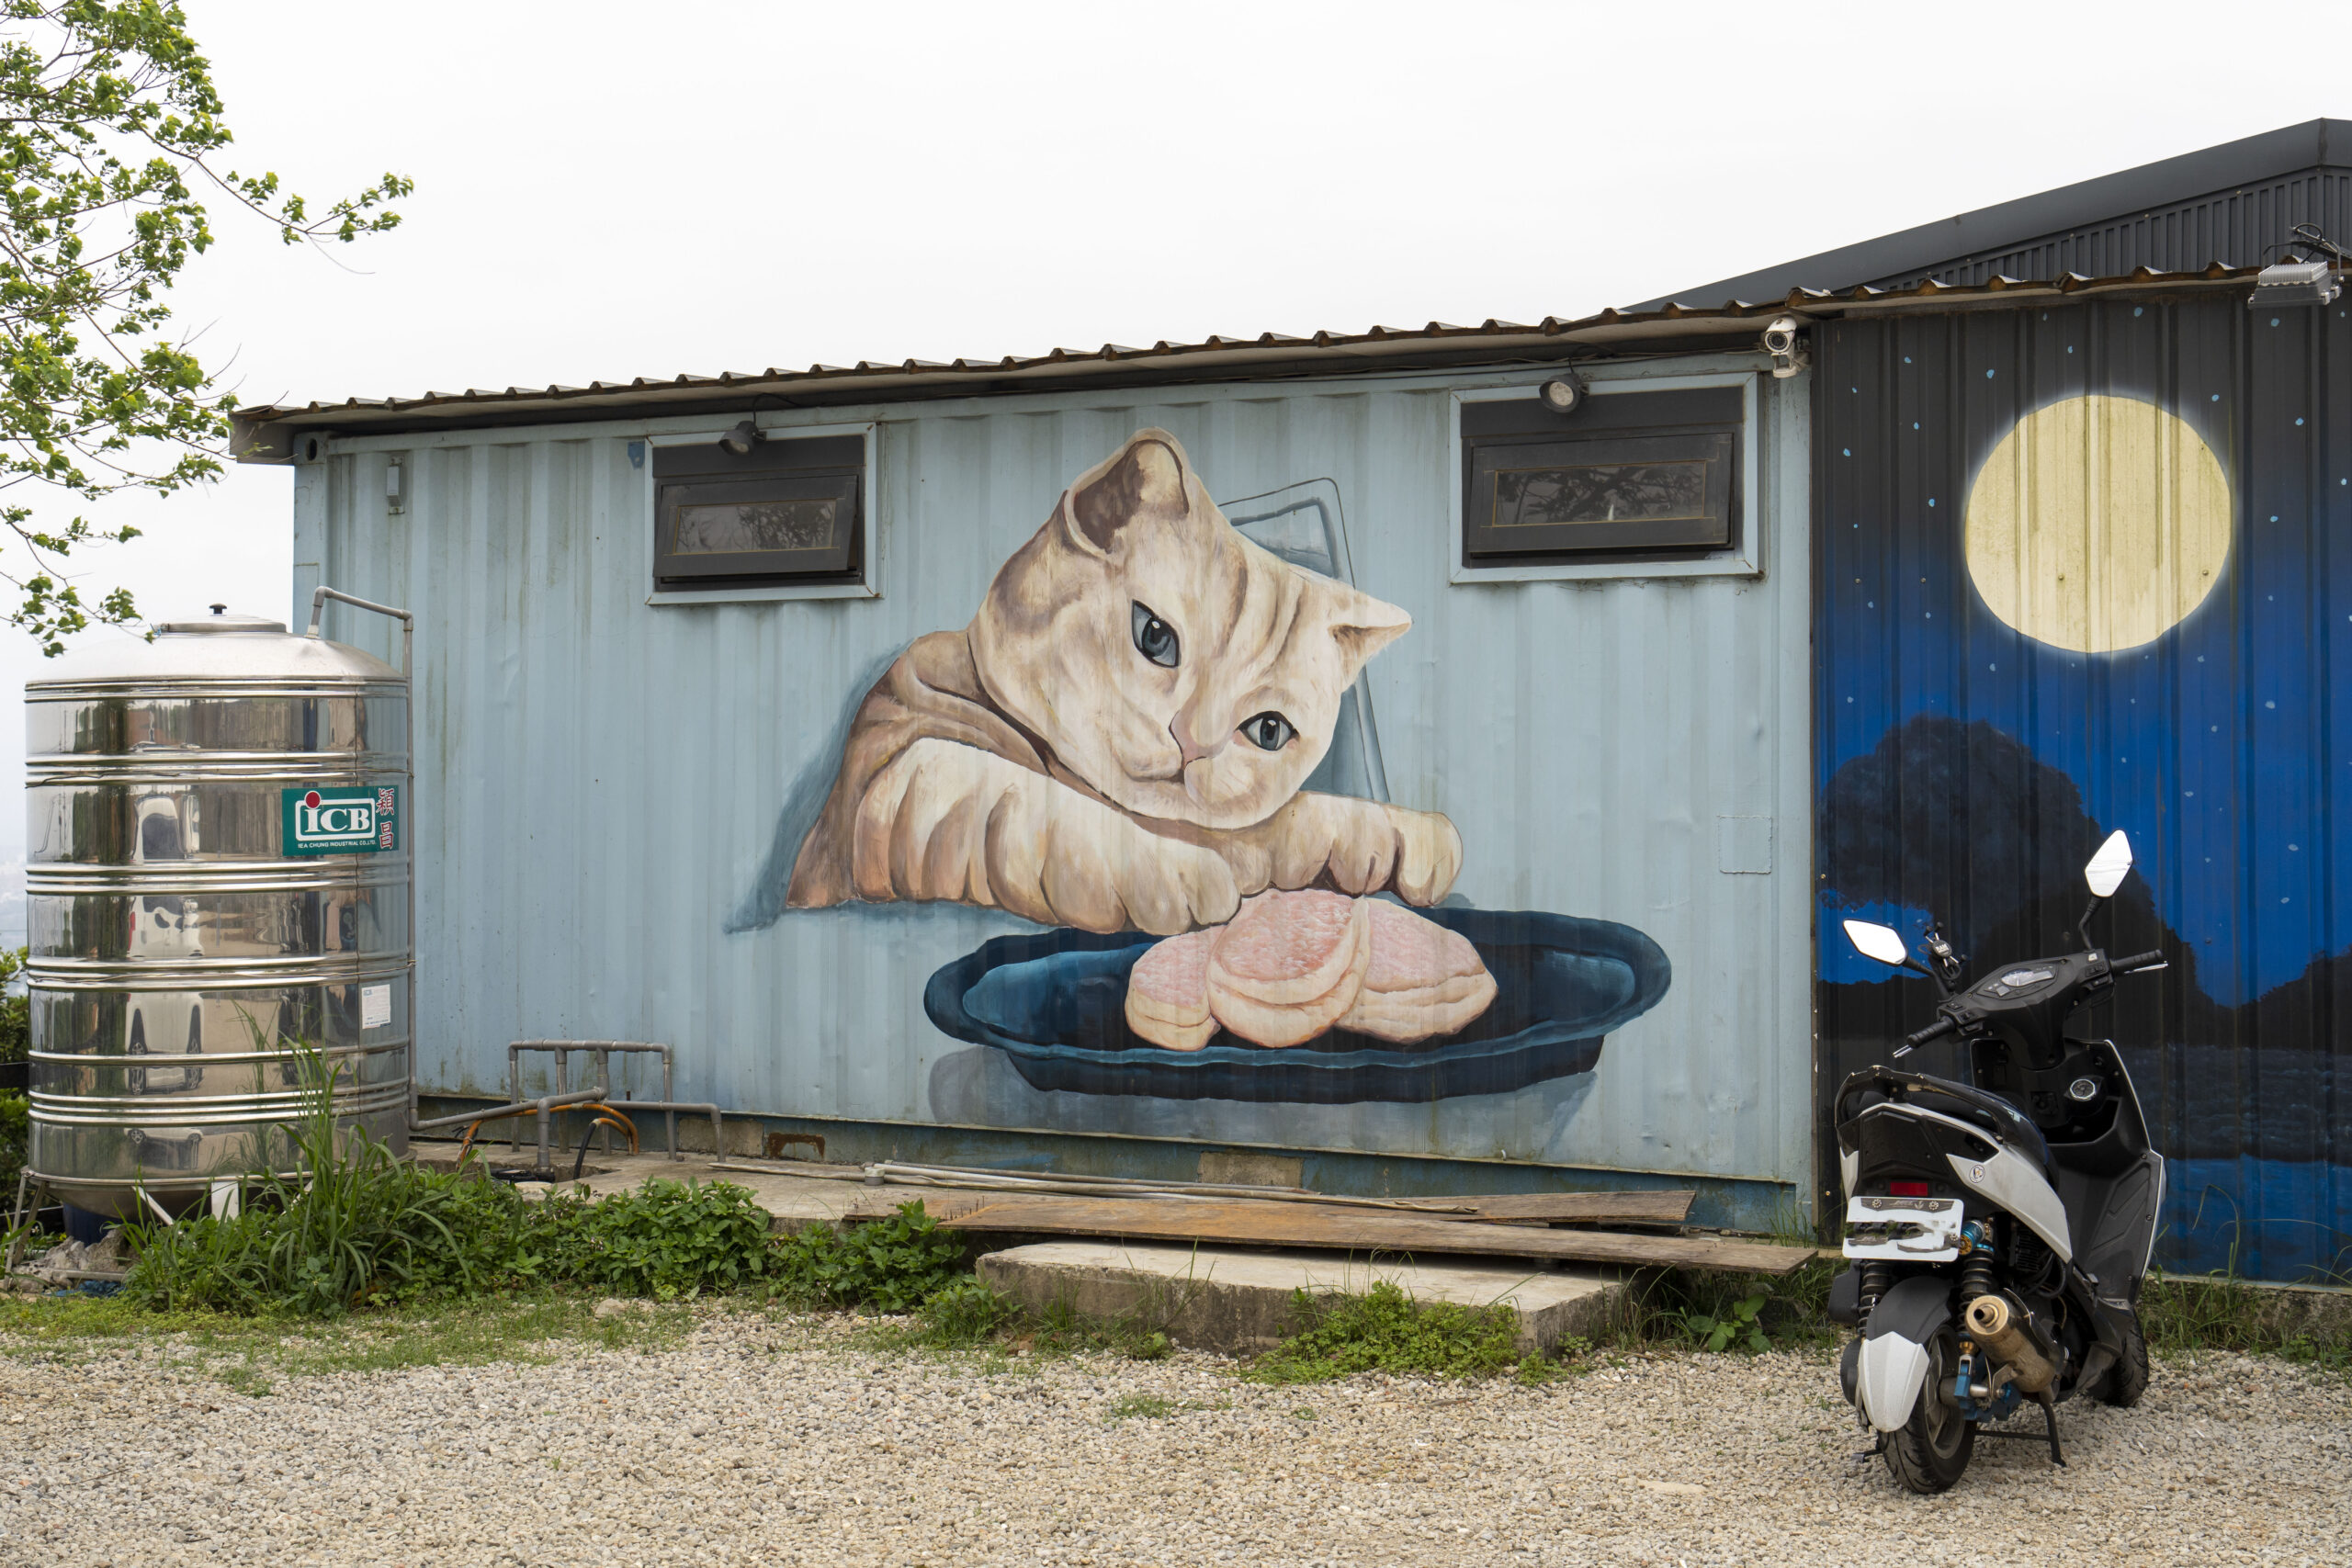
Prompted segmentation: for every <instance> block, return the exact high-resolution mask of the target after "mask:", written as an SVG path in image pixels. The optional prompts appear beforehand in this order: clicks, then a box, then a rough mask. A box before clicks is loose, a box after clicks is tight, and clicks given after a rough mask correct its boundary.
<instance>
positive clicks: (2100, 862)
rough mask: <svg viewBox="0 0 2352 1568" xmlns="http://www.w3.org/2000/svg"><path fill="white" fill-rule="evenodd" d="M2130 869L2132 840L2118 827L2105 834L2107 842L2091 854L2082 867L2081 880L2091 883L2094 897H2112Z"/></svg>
mask: <svg viewBox="0 0 2352 1568" xmlns="http://www.w3.org/2000/svg"><path fill="white" fill-rule="evenodd" d="M2130 872H2131V840H2130V839H2128V838H2126V837H2124V835H2123V829H2120V828H2118V829H2116V830H2115V831H2114V832H2112V833H2109V835H2108V836H2107V842H2105V843H2103V844H2101V845H2100V846H2099V847H2098V853H2097V854H2095V855H2093V856H2091V858H2090V863H2089V864H2088V865H2086V866H2084V867H2083V880H2084V881H2085V882H2087V883H2089V884H2090V885H2091V897H2094V898H2112V897H2115V890H2116V889H2117V888H2119V887H2120V886H2123V878H2124V877H2125V876H2126V875H2127V874H2130Z"/></svg>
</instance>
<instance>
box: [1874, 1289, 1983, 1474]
mask: <svg viewBox="0 0 2352 1568" xmlns="http://www.w3.org/2000/svg"><path fill="white" fill-rule="evenodd" d="M1958 1351H1959V1347H1958V1346H1957V1345H1956V1344H1955V1343H1954V1342H1953V1339H1952V1334H1951V1329H1949V1328H1947V1329H1943V1330H1941V1331H1939V1333H1938V1334H1937V1335H1936V1337H1935V1338H1934V1339H1933V1340H1931V1341H1930V1342H1929V1343H1928V1380H1927V1382H1926V1384H1925V1385H1924V1386H1923V1387H1921V1389H1920V1390H1919V1399H1918V1402H1917V1404H1914V1405H1912V1407H1911V1419H1909V1420H1908V1421H1905V1423H1904V1424H1903V1425H1902V1426H1901V1427H1897V1428H1895V1429H1894V1431H1892V1432H1889V1433H1888V1434H1887V1435H1886V1468H1887V1471H1888V1472H1889V1473H1890V1474H1892V1475H1893V1476H1894V1479H1895V1480H1896V1481H1897V1482H1898V1483H1901V1484H1902V1486H1903V1489H1904V1490H1905V1491H1906V1492H1917V1493H1919V1494H1921V1495H1926V1496H1933V1495H1935V1494H1937V1493H1939V1492H1949V1491H1951V1489H1952V1486H1953V1485H1954V1484H1955V1483H1957V1482H1958V1481H1959V1480H1960V1478H1961V1475H1962V1472H1965V1471H1966V1470H1967V1469H1968V1459H1969V1456H1970V1455H1971V1454H1973V1453H1974V1452H1975V1451H1976V1426H1975V1423H1973V1422H1972V1421H1970V1420H1969V1419H1968V1418H1967V1417H1966V1416H1962V1415H1961V1413H1960V1412H1959V1411H1958V1410H1956V1409H1954V1408H1953V1407H1952V1405H1951V1404H1950V1403H1949V1402H1947V1401H1946V1400H1945V1398H1944V1390H1945V1389H1946V1388H1947V1387H1949V1386H1950V1383H1951V1368H1952V1367H1953V1366H1954V1365H1956V1364H1957V1360H1958Z"/></svg>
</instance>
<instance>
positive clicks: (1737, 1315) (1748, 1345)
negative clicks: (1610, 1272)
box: [1609, 1258, 1844, 1354]
mask: <svg viewBox="0 0 2352 1568" xmlns="http://www.w3.org/2000/svg"><path fill="white" fill-rule="evenodd" d="M1842 1265H1843V1259H1838V1260H1835V1261H1833V1260H1832V1259H1829V1258H1815V1259H1814V1260H1813V1261H1811V1262H1809V1263H1807V1264H1805V1265H1804V1267H1803V1268H1800V1269H1795V1270H1793V1271H1792V1272H1791V1273H1788V1274H1785V1275H1779V1276H1773V1275H1764V1274H1720V1273H1714V1272H1712V1271H1708V1270H1702V1269H1662V1270H1658V1271H1657V1272H1654V1273H1648V1272H1645V1273H1644V1274H1642V1275H1641V1276H1639V1277H1637V1278H1636V1279H1635V1280H1634V1281H1633V1285H1632V1289H1631V1290H1630V1291H1629V1292H1628V1293H1627V1296H1626V1301H1625V1305H1624V1307H1623V1309H1622V1310H1621V1311H1620V1313H1619V1314H1618V1317H1617V1321H1616V1322H1615V1323H1614V1324H1613V1325H1611V1334H1610V1335H1609V1339H1610V1340H1611V1342H1612V1343H1615V1344H1619V1345H1623V1346H1626V1347H1629V1348H1644V1349H1646V1348H1689V1349H1697V1350H1704V1351H1710V1352H1713V1353H1717V1354H1726V1353H1743V1354H1754V1353H1756V1352H1758V1351H1761V1350H1772V1349H1781V1350H1786V1349H1793V1348H1802V1347H1805V1346H1813V1345H1832V1344H1836V1343H1837V1342H1838V1337H1839V1336H1840V1335H1841V1334H1843V1332H1844V1330H1842V1329H1841V1328H1839V1326H1838V1325H1836V1324H1834V1323H1832V1322H1830V1321H1829V1311H1828V1309H1829V1281H1830V1280H1831V1279H1832V1278H1833V1277H1834V1276H1835V1275H1836V1273H1837V1270H1838V1268H1840V1267H1842Z"/></svg>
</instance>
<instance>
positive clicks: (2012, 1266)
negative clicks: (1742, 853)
mask: <svg viewBox="0 0 2352 1568" xmlns="http://www.w3.org/2000/svg"><path fill="white" fill-rule="evenodd" d="M2130 872H2131V840H2129V839H2128V838H2126V837H2125V836H2124V834H2123V833H2122V832H2121V831H2120V830H2119V831H2117V832H2116V833H2114V834H2112V835H2110V836H2109V839H2108V840H2107V841H2106V843H2104V844H2103V845H2101V846H2100V847H2099V850H2098V853H2096V854H2094V855H2093V856H2092V857H2091V860H2090V863H2089V864H2088V865H2086V867H2084V879H2085V881H2086V882H2087V883H2088V884H2089V885H2090V891H2091V901H2090V905H2089V907H2088V908H2086V909H2085V910H2084V912H2083V917H2082V919H2081V921H2079V922H2078V924H2079V926H2080V928H2081V939H2082V942H2083V944H2084V947H2085V949H2086V951H2083V952H2080V953H2069V954H2066V955H2064V956H2063V957H2056V958H2034V959H2029V960H2027V961H2025V962H2023V963H2018V964H2007V965H2004V966H2002V967H2001V968H1999V969H1998V970H1996V972H1995V973H1993V974H1991V975H1989V976H1985V978H1983V979H1980V980H1978V981H1976V982H1975V983H1974V984H1973V985H1971V986H1968V987H1965V988H1964V989H1963V988H1962V978H1963V976H1964V973H1965V970H1966V965H1967V962H1968V961H1967V960H1966V959H1965V958H1964V957H1963V956H1962V955H1961V954H1959V953H1955V952H1953V951H1952V948H1951V943H1950V942H1947V941H1946V940H1945V938H1944V936H1943V935H1942V933H1941V932H1940V931H1938V930H1937V929H1936V928H1935V927H1934V926H1929V927H1928V930H1927V931H1926V933H1925V934H1924V937H1923V939H1922V942H1923V945H1924V946H1925V947H1926V949H1927V953H1928V961H1927V962H1926V963H1922V962H1921V961H1920V960H1919V959H1918V958H1917V957H1915V956H1914V955H1913V953H1912V952H1911V949H1910V947H1909V945H1908V944H1907V943H1906V942H1905V941H1904V939H1903V937H1902V935H1901V933H1899V932H1897V931H1892V930H1890V929H1888V928H1887V927H1885V926H1882V925H1874V924H1871V922H1869V921H1865V920H1848V921H1847V922H1845V926H1846V936H1847V940H1848V941H1849V942H1852V943H1853V944H1854V947H1855V949H1856V950H1857V951H1858V952H1860V953H1861V954H1862V955H1863V956H1864V957H1867V958H1871V959H1875V960H1876V961H1878V962H1879V963H1882V964H1893V965H1894V966H1896V967H1898V968H1903V969H1907V970H1911V971H1913V972H1915V973H1917V974H1921V975H1925V976H1928V978H1930V979H1932V980H1933V981H1934V982H1935V983H1936V987H1937V988H1938V990H1939V992H1941V994H1942V1000H1941V1001H1940V1002H1939V1004H1938V1006H1937V1009H1936V1012H1937V1018H1936V1021H1934V1022H1933V1023H1931V1024H1929V1025H1928V1026H1927V1027H1926V1028H1925V1029H1922V1030H1920V1031H1919V1032H1917V1033H1916V1034H1913V1035H1911V1036H1909V1037H1908V1038H1907V1039H1906V1040H1905V1042H1904V1043H1903V1044H1902V1046H1901V1047H1900V1048H1898V1049H1897V1050H1896V1051H1895V1052H1894V1055H1895V1056H1896V1057H1897V1058H1900V1057H1903V1056H1905V1055H1909V1054H1910V1053H1911V1052H1913V1051H1915V1050H1917V1048H1918V1047H1920V1046H1922V1045H1925V1044H1928V1043H1930V1042H1932V1041H1936V1040H1940V1039H1943V1038H1945V1037H1947V1036H1957V1037H1958V1039H1959V1041H1960V1042H1961V1043H1963V1044H1964V1045H1965V1046H1966V1050H1965V1052H1964V1053H1962V1055H1963V1056H1964V1058H1965V1060H1964V1062H1963V1064H1962V1071H1963V1072H1964V1073H1965V1074H1966V1076H1967V1081H1964V1082H1955V1081H1953V1080H1951V1079H1949V1078H1939V1077H1929V1076H1928V1075H1927V1074H1925V1073H1911V1072H1899V1071H1896V1070H1894V1069H1893V1068H1891V1067H1883V1066H1882V1067H1869V1068H1866V1069H1864V1070H1863V1071H1861V1072H1859V1073H1856V1074H1854V1075H1853V1076H1852V1077H1849V1078H1848V1079H1847V1080H1846V1082H1845V1084H1844V1085H1843V1086H1842V1087H1841V1088H1840V1089H1838V1099H1837V1101H1836V1104H1835V1106H1834V1109H1833V1112H1832V1120H1833V1121H1834V1122H1835V1124H1836V1127H1837V1133H1838V1172H1839V1175H1840V1177H1841V1179H1842V1180H1843V1182H1844V1186H1845V1190H1846V1227H1847V1229H1846V1242H1845V1253H1846V1257H1847V1258H1849V1259H1850V1262H1849V1264H1848V1266H1847V1269H1846V1270H1845V1272H1843V1273H1841V1274H1839V1275H1838V1277H1837V1279H1836V1280H1834V1281H1833V1282H1832V1284H1831V1286H1830V1292H1829V1315H1830V1316H1831V1317H1832V1318H1833V1319H1835V1320H1836V1321H1838V1322H1840V1323H1844V1324H1848V1325H1851V1326H1853V1327H1854V1328H1856V1329H1857V1330H1858V1331H1859V1332H1858V1333H1857V1334H1856V1336H1855V1337H1854V1338H1853V1339H1852V1340H1850V1341H1849V1342H1848V1344H1847V1346H1846V1349H1845V1354H1844V1356H1843V1358H1842V1359H1841V1361H1840V1364H1839V1378H1840V1382H1842V1384H1843V1386H1844V1391H1845V1395H1846V1400H1847V1403H1849V1404H1851V1405H1853V1407H1854V1410H1855V1414H1856V1416H1857V1417H1858V1418H1859V1420H1860V1423H1861V1425H1862V1427H1863V1428H1864V1429H1865V1430H1875V1431H1876V1432H1877V1434H1878V1442H1877V1446H1876V1447H1875V1448H1873V1449H1872V1450H1871V1452H1873V1453H1880V1454H1883V1455H1884V1456H1885V1459H1886V1466H1887V1469H1888V1470H1889V1471H1890V1472H1893V1473H1894V1479H1895V1480H1896V1481H1897V1482H1898V1483H1901V1484H1902V1485H1903V1486H1904V1487H1905V1488H1906V1489H1908V1490H1910V1491H1912V1492H1917V1493H1937V1492H1944V1491H1948V1490H1950V1489H1951V1486H1952V1485H1953V1483H1956V1482H1958V1481H1959V1480H1960V1477H1961V1474H1962V1472H1963V1471H1965V1470H1966V1469H1967V1468H1968V1460H1969V1456H1970V1454H1971V1453H1972V1452H1973V1450H1974V1447H1975V1443H1976V1439H1977V1438H1978V1437H1979V1436H1983V1437H1986V1438H2028V1439H2038V1438H2043V1437H2046V1438H2047V1440H2048V1442H2049V1445H2050V1458H2051V1461H2052V1463H2054V1464H2060V1465H2063V1464H2064V1463H2065V1462H2066V1458H2065V1452H2064V1449H2063V1448H2062V1447H2061V1446H2060V1444H2059V1440H2058V1415H2057V1409H2056V1406H2057V1405H2058V1404H2059V1403H2061V1402H2063V1401H2064V1400H2067V1399H2070V1398H2072V1397H2074V1396H2075V1395H2076V1394H2088V1395H2090V1396H2092V1397H2095V1398H2098V1399H2102V1400H2104V1401H2106V1402H2107V1403H2108V1404H2115V1405H2130V1404H2135V1403H2137V1402H2138V1400H2139V1398H2140V1396H2141V1394H2142V1393H2144V1392H2145V1391H2146V1389H2147V1386H2148V1347H2147V1341H2146V1338H2145V1337H2143V1333H2142V1331H2141V1325H2140V1316H2139V1300H2140V1284H2141V1280H2142V1279H2143V1277H2144V1276H2145V1275H2146V1273H2147V1270H2148V1257H2149V1253H2150V1250H2151V1249H2152V1248H2153V1247H2154V1244H2155V1231H2156V1215H2157V1211H2158V1209H2159V1208H2160V1207H2161V1205H2162V1203H2163V1201H2164V1188H2165V1162H2164V1156H2161V1155H2159V1154H2157V1153H2156V1152H2155V1151H2154V1149H2152V1148H2151V1147H2149V1143H2148V1126H2147V1121H2146V1118H2145V1117H2144V1116H2143V1115H2142V1113H2141V1110H2140V1099H2139V1096H2138V1094H2137V1093H2136V1092H2135V1091H2134V1090H2133V1089H2132V1087H2131V1075H2130V1074H2129V1073H2127V1072H2126V1071H2125V1070H2124V1066H2123V1058H2122V1056H2121V1055H2119V1054H2118V1053H2117V1051H2116V1049H2115V1043H2114V1042H2112V1041H2109V1040H2077V1039H2074V1038H2071V1037H2069V1036H2068V1035H2067V1033H2066V1032H2065V1029H2066V1022H2067V1020H2068V1019H2070V1018H2071V1017H2072V1016H2073V1015H2074V1014H2075V1013H2076V1012H2078V1011H2080V1010H2082V1009H2084V1008H2086V1007H2088V1006H2090V1005H2091V1004H2093V1003H2095V1002H2098V1001H2100V1000H2102V999H2104V998H2106V997H2107V996H2108V995H2109V993H2110V992H2111V991H2112V990H2113V988H2114V986H2115V982H2116V981H2117V980H2118V979H2119V978H2120V977H2121V976H2126V975H2136V974H2146V973H2148V972H2150V971H2152V970H2157V969H2162V968H2164V967H2165V956H2164V954H2163V953H2135V954H2133V955H2132V956H2131V957H2129V958H2109V957H2108V955H2107V954H2106V953H2102V952H2100V951H2098V949H2096V948H2093V947H2091V946H2090V937H2089V926H2090V921H2091V918H2092V916H2093V915H2095V914H2096V913H2097V912H2098V908H2099V907H2100V906H2101V905H2102V904H2103V903H2104V902H2105V901H2106V900H2107V899H2109V898H2110V897H2113V896H2114V893H2115V890H2116V889H2117V888H2118V887H2119V886H2121V885H2122V882H2123V879H2124V877H2125V876H2126V875H2127V874H2129V873H2130ZM2028 1401H2030V1402H2032V1403H2033V1404H2038V1405H2040V1406H2041V1416H2042V1427H2043V1431H2042V1432H2041V1433H2035V1432H2032V1431H2006V1430H1999V1429H1996V1428H1995V1427H1991V1426H1989V1425H1987V1423H1990V1422H1995V1421H1998V1420H2000V1419H2001V1418H2002V1417H2004V1416H2008V1415H2009V1414H2010V1413H2012V1412H2013V1411H2015V1410H2017V1409H2018V1408H2019V1407H2020V1406H2021V1405H2022V1404H2024V1403H2026V1402H2028Z"/></svg>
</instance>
